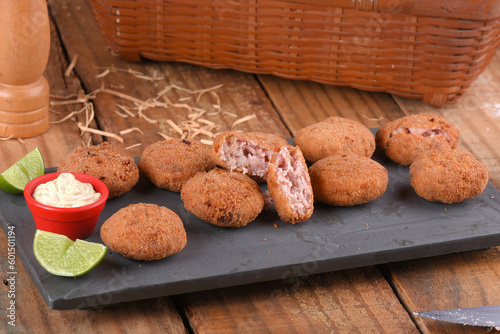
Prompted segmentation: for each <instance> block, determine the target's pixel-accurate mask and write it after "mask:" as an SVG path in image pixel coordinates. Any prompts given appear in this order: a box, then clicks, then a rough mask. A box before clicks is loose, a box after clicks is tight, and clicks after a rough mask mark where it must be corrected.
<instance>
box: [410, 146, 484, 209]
mask: <svg viewBox="0 0 500 334" xmlns="http://www.w3.org/2000/svg"><path fill="white" fill-rule="evenodd" d="M410 183H411V185H412V187H413V189H415V192H416V193H417V194H418V195H419V196H420V197H422V198H425V199H426V200H428V201H433V202H443V203H458V202H461V201H463V200H465V199H468V198H472V197H474V196H477V195H479V194H481V193H482V192H483V191H484V189H485V188H486V185H487V184H488V170H487V169H486V167H485V166H484V165H483V164H482V163H481V162H480V161H478V160H477V159H476V157H475V156H474V155H473V154H471V153H469V152H467V151H465V150H460V149H455V150H452V149H441V150H430V151H427V152H425V153H422V154H421V155H419V156H418V157H417V158H415V160H414V161H413V163H412V164H411V165H410Z"/></svg>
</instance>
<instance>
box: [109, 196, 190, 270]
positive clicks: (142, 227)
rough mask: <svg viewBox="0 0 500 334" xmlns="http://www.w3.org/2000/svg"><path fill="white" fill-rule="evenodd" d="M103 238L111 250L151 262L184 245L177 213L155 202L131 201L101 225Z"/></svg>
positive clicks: (184, 236) (174, 251) (185, 238)
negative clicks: (131, 202)
mask: <svg viewBox="0 0 500 334" xmlns="http://www.w3.org/2000/svg"><path fill="white" fill-rule="evenodd" d="M101 239H102V241H103V242H104V243H105V244H106V245H107V246H108V247H109V248H110V249H112V250H113V251H115V252H117V253H119V254H121V255H123V256H125V257H128V258H131V259H133V260H141V261H152V260H159V259H163V258H165V257H167V256H170V255H172V254H175V253H178V252H180V251H181V250H182V249H183V248H184V247H185V246H186V244H187V236H186V230H185V229H184V224H183V223H182V220H181V219H180V218H179V216H178V215H177V214H176V213H175V212H173V211H172V210H170V209H168V208H166V207H163V206H158V205H156V204H145V203H138V204H130V205H129V206H126V207H124V208H122V209H120V210H118V211H117V212H116V213H114V214H113V215H112V216H111V217H110V218H108V219H107V220H106V221H105V222H104V224H103V225H102V227H101Z"/></svg>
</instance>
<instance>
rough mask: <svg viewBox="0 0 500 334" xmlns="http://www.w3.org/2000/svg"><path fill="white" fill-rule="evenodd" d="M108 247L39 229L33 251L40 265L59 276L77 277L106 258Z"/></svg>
mask: <svg viewBox="0 0 500 334" xmlns="http://www.w3.org/2000/svg"><path fill="white" fill-rule="evenodd" d="M107 250H108V248H107V247H106V246H104V245H102V244H99V243H95V242H88V241H84V240H80V239H76V241H74V242H73V241H72V240H71V239H70V238H68V237H66V236H65V235H62V234H56V233H52V232H47V231H42V230H37V231H36V233H35V238H34V240H33V252H34V254H35V257H36V259H37V260H38V262H39V263H40V265H41V266H42V267H43V268H44V269H45V270H47V271H48V272H49V273H51V274H54V275H57V276H67V277H76V276H81V275H83V274H86V273H88V272H89V271H90V270H92V269H93V268H94V267H95V266H97V265H98V264H99V263H101V261H102V260H103V259H104V256H105V255H106V251H107Z"/></svg>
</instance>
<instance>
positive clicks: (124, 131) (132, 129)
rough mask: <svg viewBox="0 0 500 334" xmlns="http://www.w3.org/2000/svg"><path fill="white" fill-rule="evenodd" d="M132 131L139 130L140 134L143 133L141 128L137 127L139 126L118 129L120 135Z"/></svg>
mask: <svg viewBox="0 0 500 334" xmlns="http://www.w3.org/2000/svg"><path fill="white" fill-rule="evenodd" d="M134 131H137V132H139V133H140V134H142V135H143V134H144V132H142V130H141V129H139V128H137V127H134V128H129V129H125V130H122V131H120V132H119V133H120V134H121V135H126V134H128V133H131V132H134Z"/></svg>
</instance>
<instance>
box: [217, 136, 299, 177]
mask: <svg viewBox="0 0 500 334" xmlns="http://www.w3.org/2000/svg"><path fill="white" fill-rule="evenodd" d="M286 145H289V144H288V142H287V141H286V140H285V139H284V138H282V137H280V136H277V135H273V134H268V133H260V132H247V133H240V132H232V131H231V132H225V133H222V134H219V135H218V136H216V137H215V139H214V143H213V145H212V150H211V154H212V159H213V160H214V161H215V162H216V163H217V164H218V165H219V166H221V167H223V168H225V169H229V170H232V171H238V172H242V173H243V174H248V175H249V176H252V177H253V178H254V179H255V180H256V181H258V182H261V181H265V180H266V178H267V173H268V171H269V162H270V161H271V159H272V157H273V156H274V154H276V152H278V151H279V150H280V148H281V147H283V146H286Z"/></svg>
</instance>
